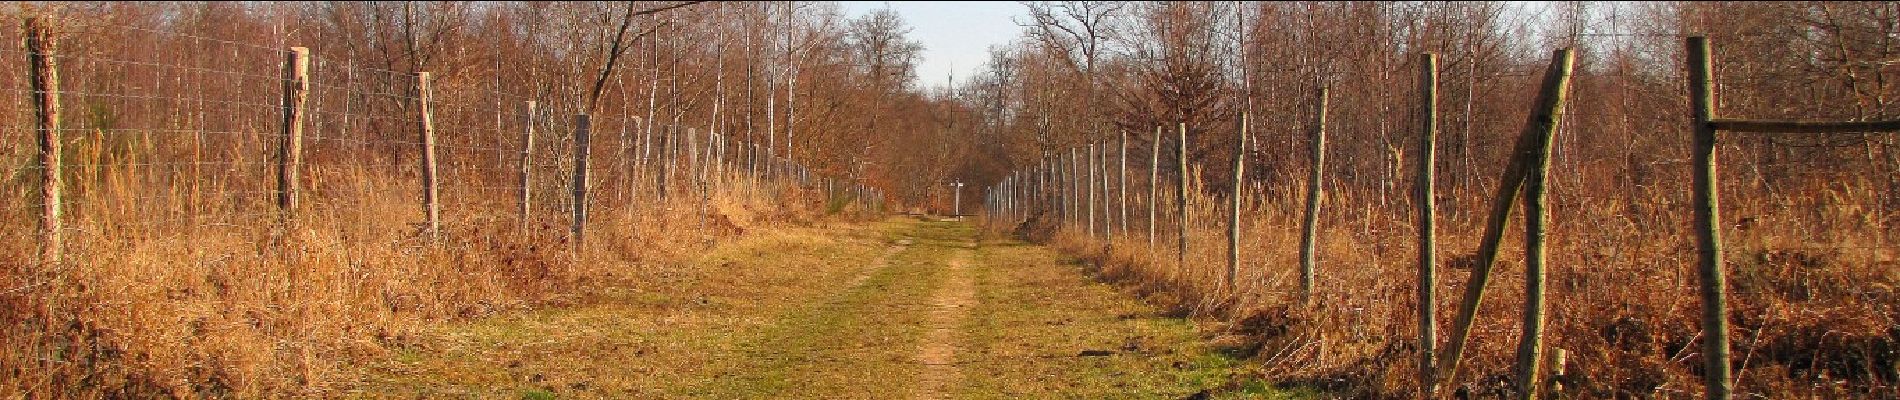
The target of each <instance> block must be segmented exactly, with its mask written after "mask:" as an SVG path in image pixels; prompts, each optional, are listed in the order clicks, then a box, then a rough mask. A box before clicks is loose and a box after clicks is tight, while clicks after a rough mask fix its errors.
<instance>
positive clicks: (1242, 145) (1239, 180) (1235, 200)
mask: <svg viewBox="0 0 1900 400" xmlns="http://www.w3.org/2000/svg"><path fill="white" fill-rule="evenodd" d="M1252 117H1253V116H1252V115H1250V114H1248V113H1247V112H1244V111H1243V112H1241V113H1240V134H1238V135H1234V190H1233V192H1232V194H1231V195H1230V197H1232V198H1231V199H1229V200H1231V203H1232V204H1231V206H1232V208H1231V209H1230V210H1228V214H1227V217H1228V219H1227V280H1226V281H1223V282H1222V286H1223V287H1225V288H1227V289H1228V290H1234V289H1237V288H1239V286H1236V283H1237V282H1238V279H1239V277H1240V199H1241V197H1242V195H1244V194H1246V193H1247V191H1246V190H1244V189H1243V188H1242V186H1244V185H1245V182H1246V178H1245V175H1246V173H1247V125H1248V124H1249V123H1251V122H1252Z"/></svg>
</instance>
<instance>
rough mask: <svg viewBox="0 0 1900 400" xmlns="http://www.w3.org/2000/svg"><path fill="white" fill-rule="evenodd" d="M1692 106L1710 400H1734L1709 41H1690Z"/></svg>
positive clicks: (1692, 154) (1704, 369) (1704, 345)
mask: <svg viewBox="0 0 1900 400" xmlns="http://www.w3.org/2000/svg"><path fill="white" fill-rule="evenodd" d="M1684 45H1685V46H1686V47H1688V49H1687V50H1688V57H1689V61H1688V67H1689V106H1690V108H1691V109H1690V112H1692V113H1694V114H1693V115H1694V118H1695V119H1694V121H1692V123H1693V124H1694V125H1692V126H1690V132H1692V133H1693V134H1694V135H1695V138H1694V143H1693V145H1692V147H1690V158H1691V159H1692V162H1693V163H1694V165H1695V173H1694V174H1693V175H1692V179H1693V180H1694V185H1695V228H1696V244H1697V246H1696V250H1697V253H1696V265H1697V270H1698V271H1699V274H1698V275H1699V276H1700V278H1701V285H1700V287H1701V292H1702V360H1703V367H1702V378H1703V382H1702V386H1703V396H1704V397H1706V398H1708V399H1715V400H1726V399H1728V398H1730V397H1731V396H1732V393H1731V387H1730V385H1731V383H1730V382H1731V381H1730V378H1729V343H1728V333H1729V332H1728V277H1727V276H1725V275H1724V273H1723V271H1722V229H1721V228H1722V227H1721V226H1720V225H1719V224H1720V223H1721V221H1722V218H1721V215H1722V214H1721V209H1722V208H1721V204H1722V202H1721V197H1720V193H1719V192H1717V188H1716V182H1717V181H1716V179H1717V177H1719V175H1717V172H1716V168H1715V160H1716V158H1715V145H1716V131H1715V126H1714V125H1713V124H1710V121H1712V120H1714V119H1715V78H1714V72H1713V71H1714V67H1713V66H1712V64H1713V63H1711V62H1710V61H1709V55H1710V54H1709V39H1708V38H1705V37H1701V36H1691V37H1689V38H1688V39H1687V40H1686V41H1685V43H1684Z"/></svg>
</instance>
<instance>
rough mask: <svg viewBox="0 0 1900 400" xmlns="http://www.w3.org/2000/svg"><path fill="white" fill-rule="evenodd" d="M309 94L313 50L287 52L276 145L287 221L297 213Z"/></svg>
mask: <svg viewBox="0 0 1900 400" xmlns="http://www.w3.org/2000/svg"><path fill="white" fill-rule="evenodd" d="M309 94H310V49H309V48H304V47H292V48H290V51H287V52H284V100H283V104H282V107H283V117H284V120H283V127H282V129H283V132H284V136H283V138H282V141H281V142H279V143H278V146H277V210H278V211H279V212H281V213H282V215H281V216H282V217H283V218H284V220H285V222H290V221H293V220H294V217H295V213H296V210H297V188H298V184H297V181H298V175H300V174H301V172H302V169H303V122H304V116H303V108H304V102H305V101H306V100H307V99H308V98H309Z"/></svg>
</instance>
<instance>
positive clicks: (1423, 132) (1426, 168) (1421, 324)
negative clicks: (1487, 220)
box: [1413, 53, 1438, 399]
mask: <svg viewBox="0 0 1900 400" xmlns="http://www.w3.org/2000/svg"><path fill="white" fill-rule="evenodd" d="M1418 93H1419V95H1418V98H1419V143H1418V180H1417V181H1416V182H1414V183H1413V184H1414V185H1416V190H1417V193H1418V198H1417V200H1415V202H1416V203H1417V204H1418V352H1419V359H1418V382H1419V394H1420V395H1421V396H1423V398H1426V399H1431V398H1435V397H1434V393H1435V392H1436V391H1437V386H1438V379H1437V374H1436V373H1435V372H1433V368H1436V367H1437V366H1438V362H1437V360H1436V359H1435V357H1436V354H1435V352H1436V351H1437V350H1436V349H1437V344H1438V343H1437V342H1438V332H1437V331H1438V322H1437V321H1438V320H1437V318H1436V315H1435V314H1433V312H1434V311H1435V309H1436V308H1437V301H1438V300H1437V299H1438V297H1437V293H1436V291H1437V290H1438V289H1437V288H1438V278H1437V272H1436V270H1437V268H1438V244H1437V241H1436V239H1437V238H1436V236H1437V231H1438V229H1437V217H1436V216H1437V212H1438V211H1437V210H1438V203H1437V198H1436V197H1435V194H1434V191H1433V185H1434V180H1435V179H1434V178H1435V177H1434V175H1435V174H1436V173H1437V171H1436V166H1437V165H1436V164H1435V163H1436V162H1437V161H1436V160H1437V157H1438V148H1437V146H1438V143H1437V141H1438V55H1437V54H1434V53H1425V54H1423V55H1420V56H1419V76H1418Z"/></svg>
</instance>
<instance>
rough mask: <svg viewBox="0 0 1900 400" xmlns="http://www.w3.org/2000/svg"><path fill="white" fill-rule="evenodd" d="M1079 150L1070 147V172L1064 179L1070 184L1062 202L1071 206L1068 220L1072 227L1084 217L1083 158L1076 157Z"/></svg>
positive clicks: (1065, 182)
mask: <svg viewBox="0 0 1900 400" xmlns="http://www.w3.org/2000/svg"><path fill="white" fill-rule="evenodd" d="M1077 150H1078V149H1076V148H1074V147H1070V148H1069V164H1068V166H1069V173H1068V176H1067V179H1064V180H1063V182H1064V184H1067V185H1069V189H1068V190H1069V193H1068V194H1067V195H1064V196H1063V197H1064V199H1063V201H1062V202H1063V204H1066V205H1067V206H1068V207H1069V220H1068V222H1069V225H1070V228H1071V229H1073V228H1074V227H1075V225H1079V224H1077V223H1076V221H1075V220H1076V219H1079V218H1081V217H1082V204H1081V199H1082V179H1081V177H1080V175H1081V172H1082V171H1081V169H1082V168H1081V166H1080V165H1081V160H1080V159H1078V158H1076V151H1077Z"/></svg>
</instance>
